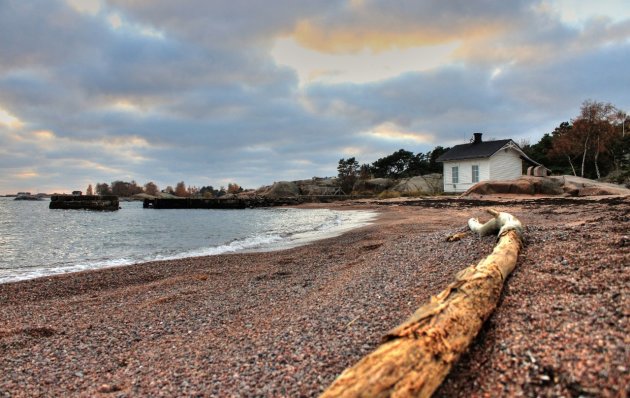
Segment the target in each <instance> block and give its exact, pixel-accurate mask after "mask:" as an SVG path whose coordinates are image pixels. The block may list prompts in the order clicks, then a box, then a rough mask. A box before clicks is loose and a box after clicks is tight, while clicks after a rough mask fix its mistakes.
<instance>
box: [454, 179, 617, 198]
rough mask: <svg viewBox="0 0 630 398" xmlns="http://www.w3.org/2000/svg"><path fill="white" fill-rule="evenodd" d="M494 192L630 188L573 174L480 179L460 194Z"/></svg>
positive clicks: (548, 192)
mask: <svg viewBox="0 0 630 398" xmlns="http://www.w3.org/2000/svg"><path fill="white" fill-rule="evenodd" d="M494 194H514V195H550V196H556V195H564V196H598V195H630V189H627V188H624V187H623V186H621V185H617V184H608V183H603V182H599V181H594V180H589V179H587V178H581V177H574V176H552V177H532V176H523V177H521V178H519V179H516V180H503V181H482V182H479V183H477V184H475V185H473V186H472V187H471V188H470V189H468V191H466V192H464V193H463V194H462V196H472V195H494Z"/></svg>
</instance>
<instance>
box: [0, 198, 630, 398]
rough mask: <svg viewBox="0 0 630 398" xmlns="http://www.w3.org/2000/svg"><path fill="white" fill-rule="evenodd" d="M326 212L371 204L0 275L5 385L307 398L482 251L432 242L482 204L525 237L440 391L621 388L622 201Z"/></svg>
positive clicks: (474, 242) (629, 221)
mask: <svg viewBox="0 0 630 398" xmlns="http://www.w3.org/2000/svg"><path fill="white" fill-rule="evenodd" d="M327 206H328V207H334V208H338V209H344V208H347V209H361V208H364V209H369V210H376V211H379V212H380V216H379V218H378V220H377V221H376V222H375V223H374V224H373V225H370V226H367V227H363V228H360V229H357V230H353V231H351V232H348V233H346V234H344V235H342V236H339V237H335V238H331V239H326V240H321V241H317V242H314V243H312V244H309V245H307V246H303V247H298V248H293V249H289V250H283V251H276V252H266V253H246V254H226V255H219V256H213V257H203V258H190V259H184V260H176V261H164V262H153V263H145V264H138V265H133V266H127V267H120V268H111V269H106V270H98V271H89V272H81V273H74V274H68V275H60V276H55V277H47V278H40V279H35V280H31V281H24V282H16V283H9V284H3V285H0V396H11V397H23V396H24V397H26V396H28V397H32V396H86V397H87V396H111V397H118V396H218V397H225V396H290V397H298V396H307V397H309V396H316V395H317V394H318V393H320V392H321V391H323V389H325V388H326V387H327V386H328V385H329V384H330V383H331V382H332V381H333V380H334V378H335V377H336V376H337V375H338V374H339V373H340V372H341V371H343V369H344V368H346V367H347V366H349V365H352V364H353V363H355V362H356V361H357V360H359V359H360V358H361V357H362V356H363V355H365V354H366V353H368V352H370V351H371V350H373V349H374V348H375V347H376V346H377V344H378V343H379V342H380V339H381V337H382V336H383V335H384V334H385V333H386V332H387V331H388V330H389V329H391V328H393V327H394V326H396V325H397V324H398V323H400V322H402V321H403V320H404V319H406V318H407V317H408V316H409V315H411V314H412V313H413V311H414V310H415V309H416V308H417V307H418V306H420V305H421V304H422V303H424V302H426V301H427V300H428V299H429V298H430V296H431V295H435V294H437V293H438V292H439V291H440V290H442V289H443V288H444V287H446V285H447V284H448V283H449V282H450V281H451V280H452V279H453V276H454V274H455V273H456V272H457V271H459V270H461V269H463V268H465V267H467V266H468V265H470V264H473V263H476V262H478V261H479V260H480V259H481V258H482V257H484V256H485V255H487V254H488V253H490V251H491V250H492V247H493V245H494V243H495V238H494V237H485V238H479V237H476V236H472V235H471V236H468V237H466V238H465V239H463V240H461V241H459V242H454V243H447V242H446V241H445V237H446V236H448V235H449V234H452V233H454V232H457V231H463V230H465V225H466V222H467V220H468V218H470V217H480V218H482V219H487V218H488V217H487V216H486V215H485V214H484V212H483V210H484V209H485V208H488V207H492V208H495V209H498V210H501V211H508V212H511V213H512V214H514V215H515V216H517V217H518V218H520V219H521V221H522V222H523V223H524V224H525V225H526V231H525V239H526V242H525V247H524V249H523V251H522V254H521V255H520V256H519V262H518V265H517V268H516V269H515V271H514V272H513V274H512V275H511V276H510V278H509V279H508V280H507V282H506V286H505V288H504V292H503V295H502V298H501V302H500V305H499V307H498V309H497V311H496V312H495V313H494V314H493V315H492V317H491V318H490V319H489V320H488V321H487V323H486V325H485V327H484V328H483V329H482V331H481V333H480V335H479V336H478V337H477V339H476V340H475V342H474V344H473V346H472V347H471V348H470V350H469V352H468V353H466V354H465V355H464V356H463V357H462V358H461V360H460V361H459V363H458V364H457V365H456V366H455V367H454V369H453V371H452V372H451V374H450V375H449V376H448V378H447V379H446V380H445V382H444V384H443V385H442V387H441V388H440V389H439V390H438V391H437V393H436V396H442V397H452V396H461V397H471V396H493V397H494V396H515V395H517V396H518V395H523V396H580V395H581V396H627V395H628V392H629V391H628V389H629V387H628V386H629V383H630V373H629V368H630V339H629V337H628V336H629V334H628V330H630V327H629V326H630V325H629V322H628V319H629V315H630V296H629V291H630V236H629V235H630V199H628V198H625V199H620V198H600V199H595V198H590V199H562V198H560V199H538V200H525V201H523V200H517V199H514V198H507V199H498V200H495V199H493V200H478V201H471V200H467V201H457V200H450V201H449V200H444V199H438V200H420V199H418V200H408V201H396V200H392V201H384V202H369V201H366V202H363V203H357V202H353V203H337V204H334V205H327Z"/></svg>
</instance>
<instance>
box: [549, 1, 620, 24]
mask: <svg viewBox="0 0 630 398" xmlns="http://www.w3.org/2000/svg"><path fill="white" fill-rule="evenodd" d="M544 3H546V4H548V5H549V7H550V9H551V10H553V12H556V13H557V14H558V15H559V16H560V19H561V20H562V21H563V22H565V23H569V24H573V25H582V24H584V23H586V22H587V21H589V20H592V19H594V18H607V19H609V20H610V21H613V22H619V21H623V20H628V19H630V7H629V6H628V1H627V0H606V1H597V2H594V1H584V0H555V1H546V2H544Z"/></svg>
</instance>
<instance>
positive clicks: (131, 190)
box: [112, 180, 142, 197]
mask: <svg viewBox="0 0 630 398" xmlns="http://www.w3.org/2000/svg"><path fill="white" fill-rule="evenodd" d="M141 192H142V188H141V187H139V186H138V184H137V183H136V182H135V181H131V182H126V181H120V180H117V181H114V182H112V194H114V195H116V196H121V197H130V196H133V195H136V194H139V193H141Z"/></svg>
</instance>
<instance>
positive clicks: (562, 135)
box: [534, 122, 581, 176]
mask: <svg viewBox="0 0 630 398" xmlns="http://www.w3.org/2000/svg"><path fill="white" fill-rule="evenodd" d="M551 137H552V144H551V148H550V150H549V151H548V152H547V154H548V156H549V157H550V158H566V160H567V161H568V163H569V166H570V167H571V171H572V173H573V175H574V176H576V175H577V173H576V171H575V166H574V165H573V162H574V161H575V158H576V157H577V156H578V155H579V154H580V148H581V146H580V143H579V141H577V140H575V139H574V138H573V126H572V125H571V123H569V122H562V123H560V125H559V126H558V127H556V128H555V129H554V130H553V132H552V133H551ZM534 159H535V158H534Z"/></svg>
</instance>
